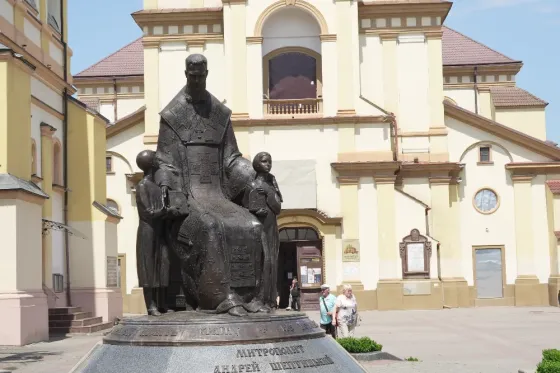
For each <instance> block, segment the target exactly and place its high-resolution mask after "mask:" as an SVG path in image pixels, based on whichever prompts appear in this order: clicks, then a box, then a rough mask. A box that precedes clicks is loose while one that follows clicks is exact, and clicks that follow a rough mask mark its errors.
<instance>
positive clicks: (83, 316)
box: [49, 312, 92, 321]
mask: <svg viewBox="0 0 560 373" xmlns="http://www.w3.org/2000/svg"><path fill="white" fill-rule="evenodd" d="M90 317H92V315H91V312H75V313H71V314H67V315H64V314H62V315H49V321H64V320H67V321H72V320H83V319H87V318H90Z"/></svg>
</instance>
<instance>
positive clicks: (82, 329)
mask: <svg viewBox="0 0 560 373" xmlns="http://www.w3.org/2000/svg"><path fill="white" fill-rule="evenodd" d="M112 327H113V323H112V322H106V323H100V324H94V325H88V326H63V327H51V328H49V332H50V333H51V334H89V333H96V332H99V331H102V330H107V329H111V328H112Z"/></svg>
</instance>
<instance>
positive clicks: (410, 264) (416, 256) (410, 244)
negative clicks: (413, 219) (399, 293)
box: [399, 229, 432, 279]
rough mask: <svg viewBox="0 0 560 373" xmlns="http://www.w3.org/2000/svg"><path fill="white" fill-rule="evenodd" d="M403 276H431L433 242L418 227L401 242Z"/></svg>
mask: <svg viewBox="0 0 560 373" xmlns="http://www.w3.org/2000/svg"><path fill="white" fill-rule="evenodd" d="M399 248H400V254H401V260H402V273H403V278H404V279H406V278H430V257H431V256H432V243H431V242H430V241H429V240H428V238H427V237H425V236H422V235H421V234H420V231H419V230H418V229H413V230H412V231H411V232H410V235H408V236H406V237H405V238H403V241H402V242H401V243H400V244H399Z"/></svg>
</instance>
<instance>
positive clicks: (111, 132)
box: [106, 105, 146, 138]
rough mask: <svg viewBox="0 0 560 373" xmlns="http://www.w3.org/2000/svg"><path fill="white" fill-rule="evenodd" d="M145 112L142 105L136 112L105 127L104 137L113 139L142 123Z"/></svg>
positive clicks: (144, 107)
mask: <svg viewBox="0 0 560 373" xmlns="http://www.w3.org/2000/svg"><path fill="white" fill-rule="evenodd" d="M145 111H146V106H145V105H144V106H142V107H141V108H140V109H138V110H136V111H135V112H133V113H131V114H129V115H127V116H125V117H123V118H121V119H119V120H117V121H116V122H115V124H113V125H112V126H109V127H107V130H106V137H107V138H110V137H113V136H115V135H117V134H119V133H121V132H123V131H125V130H127V129H128V128H130V127H132V126H134V125H136V124H138V123H140V122H142V121H144V114H145Z"/></svg>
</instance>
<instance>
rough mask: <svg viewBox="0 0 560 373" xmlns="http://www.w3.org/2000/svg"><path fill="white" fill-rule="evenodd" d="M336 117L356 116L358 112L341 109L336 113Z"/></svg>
mask: <svg viewBox="0 0 560 373" xmlns="http://www.w3.org/2000/svg"><path fill="white" fill-rule="evenodd" d="M336 115H337V116H341V117H345V116H355V115H356V110H354V109H339V110H338V111H337V112H336Z"/></svg>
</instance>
